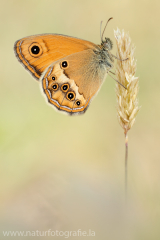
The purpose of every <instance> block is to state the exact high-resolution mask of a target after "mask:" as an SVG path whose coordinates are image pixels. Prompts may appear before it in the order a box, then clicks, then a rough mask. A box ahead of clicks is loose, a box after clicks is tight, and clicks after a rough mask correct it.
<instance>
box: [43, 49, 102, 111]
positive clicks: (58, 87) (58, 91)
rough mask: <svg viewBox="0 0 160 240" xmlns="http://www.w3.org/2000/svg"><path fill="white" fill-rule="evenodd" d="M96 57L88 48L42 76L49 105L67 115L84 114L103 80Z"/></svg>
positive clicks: (55, 63) (68, 57) (57, 63)
mask: <svg viewBox="0 0 160 240" xmlns="http://www.w3.org/2000/svg"><path fill="white" fill-rule="evenodd" d="M95 58H96V55H95V54H94V52H93V51H92V50H90V49H89V50H85V51H82V52H79V53H75V54H72V55H70V56H67V57H66V58H63V59H61V60H60V61H56V62H54V63H53V64H51V65H50V66H49V67H48V68H47V69H46V70H45V72H44V73H43V75H42V77H41V83H42V88H43V92H44V93H45V95H46V97H47V99H48V102H49V103H50V104H52V105H53V106H55V107H56V108H57V109H58V110H62V111H65V112H67V113H69V114H77V113H84V112H85V111H86V109H87V107H88V106H89V103H90V101H91V99H92V97H93V96H94V95H95V94H96V93H97V91H98V90H99V88H100V86H101V85H102V82H103V80H104V78H105V73H106V71H105V69H104V70H103V69H99V67H98V66H97V65H96V61H95V60H96V59H95ZM84 63H85V64H84Z"/></svg>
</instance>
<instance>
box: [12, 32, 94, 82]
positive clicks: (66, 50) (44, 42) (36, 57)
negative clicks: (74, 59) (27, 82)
mask: <svg viewBox="0 0 160 240" xmlns="http://www.w3.org/2000/svg"><path fill="white" fill-rule="evenodd" d="M96 48H97V45H95V44H94V43H91V42H89V41H85V40H81V39H78V38H73V37H69V36H64V35H58V34H43V35H35V36H30V37H26V38H22V39H20V40H18V41H16V43H15V45H14V51H15V54H16V56H17V58H18V60H19V61H20V62H21V63H22V65H23V66H24V67H25V68H26V69H27V70H28V71H29V72H30V73H31V74H32V75H33V77H35V78H36V79H39V78H40V76H41V74H42V73H43V72H44V70H45V69H46V68H47V67H48V66H50V65H51V64H52V63H53V62H55V61H57V60H59V59H61V58H64V57H66V56H68V55H71V54H73V53H77V52H81V51H84V50H86V49H96Z"/></svg>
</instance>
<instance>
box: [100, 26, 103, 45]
mask: <svg viewBox="0 0 160 240" xmlns="http://www.w3.org/2000/svg"><path fill="white" fill-rule="evenodd" d="M102 23H103V21H101V22H100V38H101V42H102Z"/></svg>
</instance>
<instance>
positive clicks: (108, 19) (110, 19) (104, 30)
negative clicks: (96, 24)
mask: <svg viewBox="0 0 160 240" xmlns="http://www.w3.org/2000/svg"><path fill="white" fill-rule="evenodd" d="M111 19H113V18H112V17H111V18H109V19H108V21H107V23H106V25H105V27H104V30H103V33H102V36H101V40H102V41H103V34H104V32H105V30H106V27H107V24H108V22H109V21H110V20H111Z"/></svg>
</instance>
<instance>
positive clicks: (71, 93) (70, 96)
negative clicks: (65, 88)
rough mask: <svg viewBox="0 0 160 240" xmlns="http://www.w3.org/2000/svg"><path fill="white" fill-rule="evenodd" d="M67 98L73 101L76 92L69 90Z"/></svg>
mask: <svg viewBox="0 0 160 240" xmlns="http://www.w3.org/2000/svg"><path fill="white" fill-rule="evenodd" d="M67 99H68V100H70V101H73V100H74V99H75V93H74V92H68V93H67Z"/></svg>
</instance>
